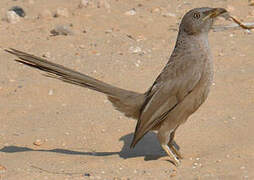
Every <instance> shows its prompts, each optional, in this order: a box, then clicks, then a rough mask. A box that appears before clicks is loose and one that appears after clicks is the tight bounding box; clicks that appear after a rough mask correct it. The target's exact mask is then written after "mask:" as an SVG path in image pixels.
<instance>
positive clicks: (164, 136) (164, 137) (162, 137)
mask: <svg viewBox="0 0 254 180" xmlns="http://www.w3.org/2000/svg"><path fill="white" fill-rule="evenodd" d="M168 134H169V133H168V131H166V132H165V131H163V130H160V131H159V132H158V134H157V137H158V140H159V142H160V145H161V147H162V148H163V149H164V151H165V152H166V153H167V154H168V156H169V157H170V158H171V160H172V163H173V164H174V165H175V166H178V165H180V160H179V158H178V157H177V155H176V154H174V152H173V151H172V149H171V148H169V146H168V142H169V136H168Z"/></svg>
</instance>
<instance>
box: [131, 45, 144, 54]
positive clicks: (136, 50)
mask: <svg viewBox="0 0 254 180" xmlns="http://www.w3.org/2000/svg"><path fill="white" fill-rule="evenodd" d="M129 50H130V51H131V52H132V53H139V52H141V51H142V50H141V48H140V47H138V46H137V47H133V46H131V47H130V48H129Z"/></svg>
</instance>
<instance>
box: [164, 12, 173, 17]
mask: <svg viewBox="0 0 254 180" xmlns="http://www.w3.org/2000/svg"><path fill="white" fill-rule="evenodd" d="M161 15H162V16H163V17H176V14H174V13H170V12H167V13H162V14H161Z"/></svg>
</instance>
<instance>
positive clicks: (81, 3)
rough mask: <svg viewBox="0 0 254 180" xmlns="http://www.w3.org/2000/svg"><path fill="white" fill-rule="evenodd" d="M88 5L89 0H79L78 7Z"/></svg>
mask: <svg viewBox="0 0 254 180" xmlns="http://www.w3.org/2000/svg"><path fill="white" fill-rule="evenodd" d="M88 5H89V0H80V3H79V8H82V7H87V6H88Z"/></svg>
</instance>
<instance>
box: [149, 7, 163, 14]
mask: <svg viewBox="0 0 254 180" xmlns="http://www.w3.org/2000/svg"><path fill="white" fill-rule="evenodd" d="M159 12H161V8H154V9H152V10H151V13H159Z"/></svg>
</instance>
